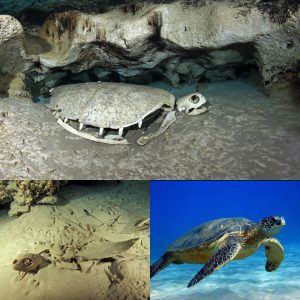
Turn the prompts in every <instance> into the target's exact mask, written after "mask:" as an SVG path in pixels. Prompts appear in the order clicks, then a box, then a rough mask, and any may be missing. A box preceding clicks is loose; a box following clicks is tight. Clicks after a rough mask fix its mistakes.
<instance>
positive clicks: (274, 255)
mask: <svg viewBox="0 0 300 300" xmlns="http://www.w3.org/2000/svg"><path fill="white" fill-rule="evenodd" d="M262 243H263V244H264V245H265V253H266V257H267V262H266V266H265V268H266V271H267V272H273V271H275V270H276V269H277V268H278V267H279V266H280V264H281V262H282V261H283V258H284V250H283V247H282V245H281V244H280V242H279V241H278V240H276V239H273V238H269V239H265V240H263V241H262Z"/></svg>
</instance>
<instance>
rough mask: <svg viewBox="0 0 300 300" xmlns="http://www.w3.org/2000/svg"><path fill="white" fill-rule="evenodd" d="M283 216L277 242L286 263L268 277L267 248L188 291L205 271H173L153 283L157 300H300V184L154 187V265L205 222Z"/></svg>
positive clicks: (187, 268)
mask: <svg viewBox="0 0 300 300" xmlns="http://www.w3.org/2000/svg"><path fill="white" fill-rule="evenodd" d="M269 215H282V216H284V217H285V219H286V226H285V227H284V228H283V229H282V231H281V232H280V233H279V234H278V235H277V236H276V238H278V239H279V240H280V242H281V243H282V244H283V246H284V248H285V259H284V261H283V263H282V264H281V266H280V267H279V268H278V269H277V270H276V271H275V272H272V273H269V272H266V271H265V254H264V249H263V247H261V248H260V249H259V250H258V251H257V252H256V253H255V254H254V255H252V256H251V257H248V258H246V259H243V260H238V261H233V262H231V263H229V264H227V265H225V266H224V267H223V268H221V269H220V270H218V271H216V272H215V273H214V274H212V275H211V276H209V277H207V278H205V279H203V281H201V282H200V283H198V284H197V285H195V286H194V287H192V288H186V286H187V284H188V283H189V281H190V280H191V278H192V277H193V276H194V275H195V274H196V273H197V272H198V271H199V270H200V268H201V267H202V265H197V264H195V265H193V264H182V265H170V266H169V267H168V268H166V269H164V270H163V271H161V272H160V273H158V274H157V275H156V276H155V277H154V278H152V280H151V299H224V300H225V299H228V300H229V299H230V300H234V299H278V300H279V299H300V257H299V249H300V236H299V232H300V218H299V217H300V182H285V181H280V182H270V181H261V182H255V181H236V182H235V181H224V182H217V181H214V182H205V181H202V182H200V181H199V182H197V181H194V182H152V184H151V262H154V261H155V260H156V259H157V258H158V257H159V256H160V255H161V254H162V253H163V252H164V251H165V249H166V248H167V246H168V245H169V244H170V243H171V242H172V241H173V240H174V239H176V238H178V237H179V236H180V235H182V234H184V233H186V232H187V231H188V230H189V229H191V228H193V227H194V226H196V225H198V224H201V223H203V222H205V221H208V220H212V219H216V218H221V217H246V218H249V219H251V220H253V221H258V220H260V219H261V218H263V217H266V216H269Z"/></svg>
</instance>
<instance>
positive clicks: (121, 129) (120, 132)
mask: <svg viewBox="0 0 300 300" xmlns="http://www.w3.org/2000/svg"><path fill="white" fill-rule="evenodd" d="M123 131H124V127H121V128H119V132H118V135H119V136H123Z"/></svg>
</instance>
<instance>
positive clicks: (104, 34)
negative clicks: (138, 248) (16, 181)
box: [0, 0, 300, 179]
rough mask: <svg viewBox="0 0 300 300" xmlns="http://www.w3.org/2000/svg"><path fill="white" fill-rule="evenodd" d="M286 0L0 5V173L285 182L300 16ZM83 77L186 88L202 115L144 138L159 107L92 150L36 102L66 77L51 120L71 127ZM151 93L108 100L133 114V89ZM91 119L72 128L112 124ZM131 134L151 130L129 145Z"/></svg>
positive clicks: (299, 68) (293, 138) (294, 130)
mask: <svg viewBox="0 0 300 300" xmlns="http://www.w3.org/2000/svg"><path fill="white" fill-rule="evenodd" d="M279 2H280V3H279ZM292 2H293V1H288V0H285V1H277V2H274V3H270V1H251V0H249V1H238V0H235V1H148V2H143V3H135V2H134V1H133V2H132V3H131V2H130V3H128V1H123V2H122V1H116V2H112V1H108V2H107V3H105V4H104V2H102V4H100V3H98V2H97V1H93V2H92V1H82V2H78V3H77V2H76V1H75V2H74V3H73V4H72V5H70V4H68V5H67V4H66V3H63V4H62V3H60V4H58V3H56V2H55V1H54V4H51V5H50V4H49V5H44V6H41V5H40V4H39V3H38V1H36V2H35V1H34V2H33V3H31V5H26V4H25V3H23V4H22V5H21V4H20V3H19V4H18V5H19V6H17V5H15V6H13V7H12V6H6V7H5V9H3V12H4V13H6V14H10V15H11V16H4V15H3V16H0V18H2V19H1V23H0V31H1V32H3V34H2V36H3V38H0V53H1V58H0V67H1V68H0V71H1V72H0V74H1V75H0V76H1V83H0V93H1V95H2V97H3V98H2V100H1V102H0V110H1V115H0V124H1V127H2V129H1V133H0V138H1V140H2V141H4V143H3V146H2V148H3V150H2V152H1V153H0V155H1V156H2V159H3V161H6V162H7V163H6V164H4V165H2V166H1V169H0V173H2V174H4V176H8V177H9V174H10V172H12V170H13V173H14V174H18V176H21V177H23V176H26V178H27V177H28V176H29V177H30V176H32V178H34V177H39V178H43V176H45V177H47V178H49V176H50V177H52V176H53V178H56V176H57V174H60V175H59V177H60V178H62V177H63V176H66V177H67V178H69V179H70V178H71V179H72V178H74V179H75V178H76V179H80V178H78V172H79V170H80V172H82V173H81V176H82V179H85V178H99V179H111V178H113V177H112V174H117V175H118V177H117V178H119V179H121V178H126V179H136V178H139V179H141V178H153V179H155V178H160V179H163V178H169V179H170V178H173V179H177V178H180V179H196V178H197V179H230V178H236V177H237V176H238V177H239V178H243V179H262V178H263V179H275V178H297V177H298V176H299V169H300V168H299V167H300V157H299V155H298V153H299V150H300V142H299V135H300V125H299V115H300V104H299V103H300V102H299V101H300V100H299V95H300V92H299V86H300V85H299V83H300V82H299V81H300V79H299V72H300V63H299V62H300V56H299V55H300V54H299V53H300V36H299V29H300V28H299V22H298V21H297V20H299V18H300V13H299V6H298V5H297V3H296V2H295V3H294V2H293V3H292ZM1 24H2V25H1ZM4 25H5V26H4ZM1 39H2V40H1ZM91 82H94V83H98V82H99V84H101V83H105V82H111V83H119V84H134V85H138V86H139V87H140V88H139V91H142V89H143V87H145V89H146V88H160V89H163V90H164V91H166V92H168V93H169V94H170V95H173V96H174V97H175V98H176V100H178V99H180V98H181V97H184V96H186V95H189V94H191V95H192V94H197V93H199V94H201V95H203V96H204V97H205V99H206V100H207V103H206V106H207V108H208V111H207V112H205V113H203V114H199V115H195V116H189V115H188V114H186V113H184V112H178V111H177V112H176V121H174V123H172V125H170V127H169V125H168V126H165V127H169V128H168V129H167V130H165V129H166V128H164V131H163V133H162V134H160V135H159V136H157V137H155V135H156V132H157V131H159V130H160V129H161V127H160V126H161V124H162V123H163V122H164V120H165V118H166V117H165V115H166V114H167V112H164V111H163V110H159V111H158V112H157V113H156V111H151V110H150V109H148V111H147V114H144V115H146V117H145V116H143V120H142V119H141V121H139V122H136V123H134V122H133V124H132V125H130V126H127V125H126V126H127V127H126V126H124V131H123V128H122V129H121V135H123V136H124V138H125V139H126V140H128V141H129V145H105V144H101V143H97V142H95V141H90V140H87V139H85V138H82V136H76V135H74V134H72V133H71V132H68V131H66V130H64V128H62V127H61V126H59V124H57V122H56V121H57V120H56V117H55V116H54V115H52V114H51V112H53V110H52V111H51V110H50V109H49V104H50V105H51V101H53V100H51V99H52V98H51V91H52V89H53V90H54V91H55V90H56V89H57V90H59V87H61V86H64V85H68V87H69V89H70V93H67V92H66V94H65V95H66V96H61V98H62V99H69V98H70V99H69V100H68V101H69V102H68V103H67V104H64V105H69V109H67V112H66V113H65V115H64V118H65V119H66V120H68V122H70V124H71V125H72V126H73V127H74V128H76V132H77V131H79V130H78V128H80V126H81V127H83V125H84V124H82V125H81V124H80V125H79V124H78V123H79V122H78V121H77V120H73V119H72V118H71V119H72V120H71V121H69V119H68V118H67V116H68V114H67V113H69V111H68V110H70V111H71V110H76V109H77V110H78V108H77V106H76V105H77V104H76V101H77V100H76V101H75V98H76V99H77V98H78V99H80V97H83V98H84V95H85V94H84V92H85V88H84V87H83V90H82V91H81V90H79V92H76V91H75V86H77V85H78V84H83V83H91ZM72 84H74V90H73V88H72ZM72 90H73V93H74V96H72V95H73V94H72ZM151 91H152V90H150V89H149V94H147V93H146V92H145V94H142V92H139V94H138V96H137V100H136V103H134V104H132V101H131V102H128V104H127V102H126V101H127V100H128V99H127V98H130V97H127V96H126V97H125V98H124V101H123V102H122V101H121V100H119V101H120V105H119V106H120V107H122V106H125V108H126V109H127V111H129V112H131V113H133V111H135V110H137V108H139V103H140V106H143V105H144V104H143V103H144V102H147V101H146V100H145V99H140V100H139V97H140V98H141V97H142V96H139V95H146V98H147V97H150V95H151ZM153 91H154V90H153ZM81 92H82V94H80V93H81ZM86 93H87V91H86ZM137 93H138V92H137ZM68 94H69V96H68V97H69V98H66V97H67V95H68ZM78 95H83V96H78ZM111 95H113V97H114V98H115V97H116V96H115V93H114V91H112V93H111ZM147 95H148V96H147ZM153 95H154V92H153ZM106 97H107V99H108V100H107V101H109V99H110V97H112V96H110V95H109V93H108V95H107V96H106ZM153 97H154V98H155V97H158V98H159V97H160V96H153ZM161 97H163V96H161ZM166 97H167V96H166ZM170 97H171V96H170ZM119 98H120V95H119ZM197 99H198V98H197ZM125 100H126V101H125ZM142 100H143V101H144V102H143V101H142ZM62 101H63V100H62ZM64 101H65V102H66V100H64ZM139 101H140V102H139ZM162 102H163V101H162ZM177 103H178V102H177ZM161 108H164V105H162V106H161ZM91 110H93V107H91ZM150 111H151V113H150ZM105 113H106V114H107V112H105ZM136 113H137V112H136ZM141 115H142V113H141ZM108 116H109V114H108ZM107 118H109V117H107ZM142 121H143V122H142ZM172 122H173V121H172ZM128 124H129V123H128ZM130 124H131V123H130ZM137 125H139V126H137ZM140 126H141V127H142V128H140V129H139V127H140ZM99 127H100V131H99V128H98V127H95V128H94V126H90V125H89V124H87V125H86V126H85V127H84V129H83V131H82V132H88V133H89V134H90V132H91V134H93V135H95V137H96V134H98V132H99V134H100V136H101V135H102V134H103V132H105V134H106V135H107V136H110V137H111V136H113V135H114V136H117V135H118V130H117V129H116V128H113V127H112V128H110V129H105V128H104V129H103V128H101V126H99ZM119 134H120V130H119ZM141 136H142V137H143V136H144V137H149V136H150V137H151V139H152V138H153V137H154V139H153V140H151V141H150V142H149V143H147V145H145V146H140V145H138V144H137V143H136V140H138V138H139V137H141ZM114 138H115V137H113V139H114ZM95 139H97V138H95ZM97 141H98V140H97ZM11 153H12V154H13V155H12V156H11ZM12 166H13V167H12ZM5 174H6V175H5Z"/></svg>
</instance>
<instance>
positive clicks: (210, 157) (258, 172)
mask: <svg viewBox="0 0 300 300" xmlns="http://www.w3.org/2000/svg"><path fill="white" fill-rule="evenodd" d="M158 85H159V86H162V84H158ZM164 87H165V88H169V89H170V87H168V86H164ZM200 87H201V84H200ZM195 88H196V87H195V86H191V87H184V88H183V89H181V90H174V89H173V90H172V92H173V93H174V94H176V95H177V96H181V95H185V94H187V93H190V92H192V91H194V90H195ZM203 95H204V96H206V97H207V99H208V101H209V102H210V105H211V106H210V111H209V113H206V114H204V115H200V116H187V115H184V114H179V113H177V122H176V123H175V124H173V125H172V126H171V127H170V128H169V129H168V130H167V132H166V133H164V134H163V135H161V136H159V137H158V138H156V139H155V140H153V141H152V142H150V143H149V144H148V145H146V146H144V147H143V146H139V145H137V144H136V143H135V140H136V139H137V138H138V137H139V136H141V135H142V134H143V132H144V131H145V132H146V134H148V133H150V132H153V131H155V129H156V128H157V127H158V126H159V124H160V123H159V122H161V121H162V120H161V118H160V119H158V120H157V121H156V122H155V123H154V124H153V125H151V126H149V127H148V128H147V129H142V130H141V131H139V132H136V131H135V130H133V131H131V132H128V134H127V136H126V138H128V140H129V141H130V142H132V144H131V145H129V146H128V145H122V146H119V145H118V146H115V145H105V144H98V143H95V142H91V141H88V140H85V139H82V138H80V137H77V136H75V135H73V134H71V133H69V132H67V131H65V130H64V129H63V128H61V127H60V126H59V125H58V124H57V123H56V119H55V118H54V116H53V115H52V114H51V113H50V112H49V111H48V110H47V109H46V108H45V107H44V106H43V105H41V104H36V103H33V102H32V101H31V100H16V99H1V100H0V140H1V145H0V176H1V178H3V179H4V178H8V179H13V178H18V179H21V178H25V179H58V178H61V179H115V178H118V179H149V178H151V179H235V178H239V179H290V178H293V179H295V178H299V177H300V156H299V152H300V124H299V119H300V105H299V103H295V102H293V101H292V100H291V99H290V98H288V97H287V95H283V96H270V97H267V96H265V95H264V94H263V92H262V90H261V89H260V88H259V87H257V86H256V85H254V84H252V83H251V82H250V81H247V80H242V79H240V80H236V81H226V82H222V83H211V84H208V86H207V88H206V87H205V84H204V86H203Z"/></svg>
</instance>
